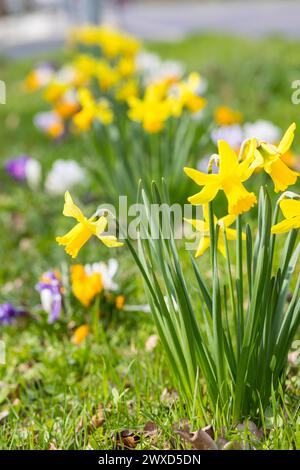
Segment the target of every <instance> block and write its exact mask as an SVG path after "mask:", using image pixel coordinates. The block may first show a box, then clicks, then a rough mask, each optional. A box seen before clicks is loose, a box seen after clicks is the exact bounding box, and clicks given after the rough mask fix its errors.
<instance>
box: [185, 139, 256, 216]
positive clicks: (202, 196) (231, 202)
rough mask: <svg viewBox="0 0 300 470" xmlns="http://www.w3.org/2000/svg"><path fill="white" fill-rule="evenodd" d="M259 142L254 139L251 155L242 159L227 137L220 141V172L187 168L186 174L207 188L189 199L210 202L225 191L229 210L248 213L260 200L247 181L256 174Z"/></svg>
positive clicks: (192, 202)
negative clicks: (254, 153)
mask: <svg viewBox="0 0 300 470" xmlns="http://www.w3.org/2000/svg"><path fill="white" fill-rule="evenodd" d="M254 150H255V141H254V140H253V139H251V140H250V141H249V146H248V149H247V157H246V158H245V159H244V160H243V161H241V162H239V159H238V156H237V154H236V153H235V151H234V150H233V149H232V148H231V147H230V145H229V144H228V143H227V142H225V141H224V140H219V142H218V154H219V173H218V174H206V173H203V172H201V171H198V170H194V169H192V168H184V171H185V173H186V174H187V175H188V176H189V177H190V178H191V179H192V180H193V181H195V183H197V184H198V185H199V186H203V189H202V190H201V191H200V192H199V193H197V194H195V195H194V196H191V197H189V198H188V201H189V202H190V203H191V204H193V205H199V204H207V203H208V202H210V201H212V200H213V199H214V198H215V197H216V195H217V193H218V192H219V191H220V190H222V191H224V193H225V195H226V198H227V200H228V213H229V214H234V215H238V214H241V213H243V212H247V211H248V210H249V209H251V207H253V206H254V204H255V203H256V196H255V194H254V193H250V192H249V191H247V189H246V188H245V186H244V185H243V182H244V181H246V180H247V179H248V178H250V176H251V175H252V173H253V171H254V168H251V162H252V159H253V152H254Z"/></svg>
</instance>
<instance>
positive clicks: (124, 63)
mask: <svg viewBox="0 0 300 470" xmlns="http://www.w3.org/2000/svg"><path fill="white" fill-rule="evenodd" d="M135 69H136V67H135V61H134V60H133V58H132V57H121V59H120V60H119V62H118V64H117V70H118V72H119V74H120V75H121V77H129V76H131V75H133V74H134V72H135Z"/></svg>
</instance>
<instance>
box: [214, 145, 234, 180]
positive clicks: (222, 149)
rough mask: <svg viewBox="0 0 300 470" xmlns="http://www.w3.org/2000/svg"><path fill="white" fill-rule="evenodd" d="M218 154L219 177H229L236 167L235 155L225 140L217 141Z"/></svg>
mask: <svg viewBox="0 0 300 470" xmlns="http://www.w3.org/2000/svg"><path fill="white" fill-rule="evenodd" d="M218 152H219V157H220V175H222V177H223V176H227V175H230V174H231V173H232V171H234V169H235V168H236V167H237V165H238V157H237V154H236V153H235V151H234V150H233V149H232V148H231V147H230V145H229V144H228V142H226V141H225V140H219V141H218Z"/></svg>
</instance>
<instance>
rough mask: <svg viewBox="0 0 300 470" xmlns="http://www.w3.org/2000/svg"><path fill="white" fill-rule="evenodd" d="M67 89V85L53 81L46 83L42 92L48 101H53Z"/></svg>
mask: <svg viewBox="0 0 300 470" xmlns="http://www.w3.org/2000/svg"><path fill="white" fill-rule="evenodd" d="M67 90H68V86H67V85H66V84H65V83H60V82H55V81H53V82H52V83H50V85H48V87H47V88H46V90H45V92H44V98H45V100H46V101H49V103H55V102H56V101H57V100H59V99H60V98H61V97H62V96H63V95H64V94H65V93H66V92H67Z"/></svg>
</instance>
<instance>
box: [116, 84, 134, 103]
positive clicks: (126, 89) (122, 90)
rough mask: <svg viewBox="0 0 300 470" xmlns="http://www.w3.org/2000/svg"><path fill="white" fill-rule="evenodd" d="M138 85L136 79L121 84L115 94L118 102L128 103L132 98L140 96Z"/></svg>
mask: <svg viewBox="0 0 300 470" xmlns="http://www.w3.org/2000/svg"><path fill="white" fill-rule="evenodd" d="M138 91H139V90H138V83H137V81H136V80H134V79H129V80H126V81H124V82H122V83H121V84H120V86H119V87H118V88H117V90H116V92H115V98H116V100H117V101H125V102H127V101H128V100H129V99H130V98H132V97H137V96H138Z"/></svg>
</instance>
